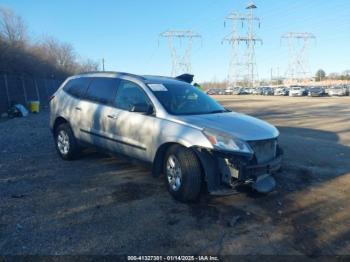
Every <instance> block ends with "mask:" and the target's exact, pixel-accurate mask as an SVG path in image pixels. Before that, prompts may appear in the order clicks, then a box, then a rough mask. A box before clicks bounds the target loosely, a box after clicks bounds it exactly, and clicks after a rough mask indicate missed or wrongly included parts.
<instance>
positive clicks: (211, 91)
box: [207, 89, 217, 95]
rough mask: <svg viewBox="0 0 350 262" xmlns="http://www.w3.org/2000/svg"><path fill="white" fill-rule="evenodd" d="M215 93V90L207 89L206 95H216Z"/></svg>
mask: <svg viewBox="0 0 350 262" xmlns="http://www.w3.org/2000/svg"><path fill="white" fill-rule="evenodd" d="M216 93H217V90H216V89H209V90H208V91H207V94H208V95H216Z"/></svg>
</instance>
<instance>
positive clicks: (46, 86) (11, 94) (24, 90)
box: [0, 73, 64, 115]
mask: <svg viewBox="0 0 350 262" xmlns="http://www.w3.org/2000/svg"><path fill="white" fill-rule="evenodd" d="M63 81H64V80H63V79H45V78H33V77H29V76H24V75H16V74H9V73H0V115H1V114H2V113H4V112H7V110H8V108H9V107H10V105H11V103H13V102H15V103H19V104H22V105H24V106H27V104H28V102H29V101H40V105H41V107H45V106H47V105H48V101H49V98H50V96H51V95H52V94H53V93H54V92H55V91H56V90H57V88H58V87H59V86H60V85H61V83H62V82H63Z"/></svg>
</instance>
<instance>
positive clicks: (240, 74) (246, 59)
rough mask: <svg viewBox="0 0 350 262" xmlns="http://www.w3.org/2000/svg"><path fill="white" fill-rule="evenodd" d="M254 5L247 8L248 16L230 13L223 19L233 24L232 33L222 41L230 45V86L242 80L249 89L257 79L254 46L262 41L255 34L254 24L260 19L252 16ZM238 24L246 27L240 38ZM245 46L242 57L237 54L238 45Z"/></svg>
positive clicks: (251, 3)
mask: <svg viewBox="0 0 350 262" xmlns="http://www.w3.org/2000/svg"><path fill="white" fill-rule="evenodd" d="M256 8H257V7H256V5H255V4H254V3H253V2H250V3H249V4H248V6H247V8H246V9H247V10H248V14H247V15H240V14H238V13H231V14H230V15H228V16H227V17H226V19H225V21H226V20H231V21H232V23H233V30H232V33H231V34H230V35H229V36H227V37H225V38H224V39H223V41H224V42H228V43H230V44H231V45H232V51H231V61H230V69H229V76H228V82H229V84H230V85H237V83H238V82H239V81H242V79H244V80H245V81H247V82H248V85H250V86H251V87H253V86H254V84H255V81H256V80H257V79H258V70H257V65H256V59H255V45H256V43H257V42H259V43H262V39H260V38H258V37H257V36H256V34H255V23H256V22H258V23H259V27H260V19H259V18H258V17H255V16H254V9H256ZM238 22H241V23H242V27H243V26H244V25H245V24H246V25H247V34H246V35H245V36H240V35H239V34H238V30H237V28H238V27H237V25H238ZM242 42H243V43H245V44H246V47H247V48H246V51H245V54H244V55H242V54H240V52H239V44H240V43H242Z"/></svg>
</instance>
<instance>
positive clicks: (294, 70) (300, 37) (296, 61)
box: [281, 32, 316, 81]
mask: <svg viewBox="0 0 350 262" xmlns="http://www.w3.org/2000/svg"><path fill="white" fill-rule="evenodd" d="M281 39H282V40H283V39H286V40H287V41H288V48H289V63H288V69H287V72H286V78H287V79H289V80H290V81H296V80H301V79H306V78H308V77H310V69H309V60H308V55H307V51H308V48H309V43H310V40H315V39H316V37H315V36H314V35H313V34H312V33H306V32H302V33H296V32H288V33H286V34H284V35H282V38H281Z"/></svg>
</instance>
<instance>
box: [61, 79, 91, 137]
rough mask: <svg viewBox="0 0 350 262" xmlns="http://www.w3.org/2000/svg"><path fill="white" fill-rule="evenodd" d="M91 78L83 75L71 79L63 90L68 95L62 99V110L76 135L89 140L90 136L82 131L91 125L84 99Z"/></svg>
mask: <svg viewBox="0 0 350 262" xmlns="http://www.w3.org/2000/svg"><path fill="white" fill-rule="evenodd" d="M91 80H92V79H91V78H88V77H81V78H75V79H72V80H70V81H69V82H68V83H67V84H66V85H65V86H64V87H63V90H64V91H65V92H66V93H68V94H69V95H68V96H63V97H62V100H61V101H60V103H59V104H60V110H62V111H63V113H62V115H64V116H66V117H67V118H68V121H69V123H70V126H71V128H72V129H73V133H74V135H75V137H76V138H77V139H79V140H87V139H88V137H87V135H86V134H85V133H82V132H81V130H82V129H88V128H89V125H88V123H87V121H86V114H85V113H86V112H87V108H88V105H87V103H86V102H85V101H84V100H82V99H83V98H84V95H85V93H86V90H87V88H88V86H89V84H90V82H91Z"/></svg>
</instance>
